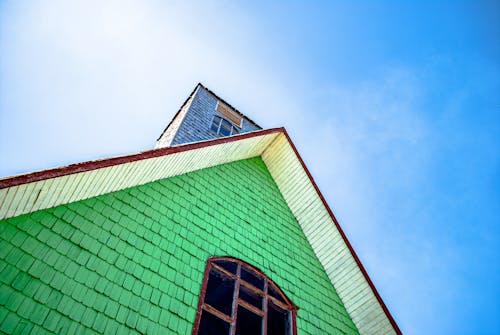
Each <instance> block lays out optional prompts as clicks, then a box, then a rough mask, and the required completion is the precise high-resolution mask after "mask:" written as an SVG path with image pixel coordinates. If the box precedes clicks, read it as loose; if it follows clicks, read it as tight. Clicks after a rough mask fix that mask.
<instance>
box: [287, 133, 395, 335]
mask: <svg viewBox="0 0 500 335" xmlns="http://www.w3.org/2000/svg"><path fill="white" fill-rule="evenodd" d="M283 133H284V135H285V137H286V139H287V140H288V143H290V146H291V147H292V149H293V151H294V152H295V155H296V156H297V158H298V159H299V162H300V164H301V166H302V168H303V169H304V171H305V172H306V174H307V177H308V178H309V180H310V181H311V184H312V185H313V187H314V189H315V191H316V193H318V195H319V197H320V199H321V202H322V203H323V205H324V206H325V208H326V210H327V212H328V214H329V215H330V217H331V218H332V220H333V222H334V223H335V226H336V228H337V230H338V231H339V233H340V235H341V236H342V239H343V240H344V242H345V244H346V245H347V248H348V249H349V251H350V253H351V255H352V257H353V258H354V261H355V262H356V264H357V265H358V267H359V269H360V270H361V273H362V274H363V277H364V278H365V280H366V282H367V283H368V285H369V286H370V288H371V290H372V292H373V294H374V295H375V298H376V299H377V301H378V303H379V304H380V306H381V307H382V310H383V311H384V313H385V315H386V316H387V319H388V320H389V322H390V323H391V325H392V327H393V328H394V331H395V332H396V333H397V334H398V335H403V333H402V332H401V330H400V329H399V326H398V324H397V323H396V321H395V320H394V318H393V317H392V314H391V312H389V309H388V308H387V306H386V305H385V303H384V301H383V300H382V297H381V296H380V294H379V293H378V291H377V289H376V288H375V285H374V284H373V282H372V280H371V278H370V276H369V275H368V272H366V269H365V267H364V266H363V264H362V263H361V260H360V259H359V257H358V255H357V254H356V251H354V248H353V247H352V245H351V243H350V242H349V240H348V239H347V236H346V234H345V233H344V230H343V229H342V227H341V226H340V224H339V222H338V220H337V218H336V217H335V215H334V214H333V212H332V210H331V208H330V206H329V205H328V203H327V202H326V200H325V198H324V197H323V194H322V193H321V191H320V189H319V187H318V185H317V184H316V182H315V181H314V178H313V177H312V175H311V173H310V172H309V169H308V168H307V166H306V164H305V163H304V161H303V160H302V157H301V156H300V154H299V152H298V151H297V148H296V147H295V144H294V143H293V142H292V140H291V138H290V136H289V135H288V132H287V131H286V129H285V128H283Z"/></svg>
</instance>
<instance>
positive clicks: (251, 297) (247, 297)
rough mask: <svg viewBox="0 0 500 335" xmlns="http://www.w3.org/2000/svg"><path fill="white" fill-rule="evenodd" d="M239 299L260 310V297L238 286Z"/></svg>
mask: <svg viewBox="0 0 500 335" xmlns="http://www.w3.org/2000/svg"><path fill="white" fill-rule="evenodd" d="M239 297H240V299H241V300H243V301H246V302H248V303H249V304H250V305H253V306H255V307H257V308H258V309H262V296H260V295H258V294H257V293H255V292H252V291H251V290H249V289H248V288H246V287H245V286H243V285H241V286H240V295H239Z"/></svg>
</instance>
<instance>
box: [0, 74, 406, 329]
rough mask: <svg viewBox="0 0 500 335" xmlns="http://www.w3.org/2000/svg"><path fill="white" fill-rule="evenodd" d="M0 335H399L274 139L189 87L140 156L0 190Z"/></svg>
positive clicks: (281, 133)
mask: <svg viewBox="0 0 500 335" xmlns="http://www.w3.org/2000/svg"><path fill="white" fill-rule="evenodd" d="M0 237H1V238H0V332H1V333H3V334H120V335H121V334H200V335H201V334H215V335H219V334H220V335H222V334H228V335H229V334H238V335H243V334H251V335H258V334H267V335H293V334H300V335H306V334H307V335H313V334H328V335H330V334H331V335H333V334H367V335H368V334H370V335H371V334H384V335H385V334H401V332H400V330H399V328H398V326H397V324H396V323H395V321H394V320H393V318H392V317H391V314H390V313H389V311H388V310H387V308H386V306H385V305H384V302H383V301H382V299H381V298H380V296H379V294H378V293H377V291H376V289H375V287H374V286H373V284H372V282H371V280H370V278H369V277H368V275H367V273H366V271H365V270H364V268H363V266H362V265H361V263H360V261H359V259H358V257H357V256H356V253H355V252H354V250H353V248H352V247H351V245H350V243H349V241H348V240H347V238H346V236H345V235H344V233H343V232H342V229H341V227H340V225H339V223H338V222H337V220H336V219H335V217H334V215H333V214H332V211H331V210H330V208H329V207H328V204H327V203H326V202H325V199H324V198H323V196H322V195H321V192H320V191H319V189H318V187H317V185H316V184H315V182H314V180H313V178H312V177H311V175H310V173H309V172H308V170H307V168H306V166H305V165H304V162H303V161H302V159H301V158H300V156H299V154H298V152H297V150H296V149H295V147H294V145H293V143H292V141H291V140H290V138H289V136H288V134H287V132H286V130H285V129H284V128H274V129H264V130H262V129H261V128H260V127H259V126H258V125H257V124H255V123H254V122H253V121H251V120H250V119H248V118H247V117H245V116H244V115H243V114H241V113H240V112H238V111H237V110H236V109H234V108H233V107H231V106H230V105H229V104H227V103H226V102H225V101H223V100H222V99H220V98H219V97H218V96H216V95H215V94H214V93H213V92H211V91H209V90H208V89H207V88H205V87H204V86H203V85H201V84H199V85H197V87H196V88H195V90H194V91H193V93H192V94H191V95H190V97H189V98H188V99H187V100H186V102H185V103H184V105H183V106H182V107H181V109H180V110H179V112H178V113H177V114H176V116H175V117H174V119H173V120H172V122H171V123H170V125H169V126H168V127H167V129H166V130H165V131H164V133H163V134H162V135H161V136H160V138H159V139H158V145H157V148H156V149H153V150H149V151H145V152H140V153H137V154H132V155H127V156H120V157H112V158H109V159H103V160H96V161H90V162H84V163H78V164H73V165H69V166H63V167H59V168H54V169H49V170H44V171H39V172H34V173H29V174H23V175H18V176H13V177H7V178H3V179H0Z"/></svg>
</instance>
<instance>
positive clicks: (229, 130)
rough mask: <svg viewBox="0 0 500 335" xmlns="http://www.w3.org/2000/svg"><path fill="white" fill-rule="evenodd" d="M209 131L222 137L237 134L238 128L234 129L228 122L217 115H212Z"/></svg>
mask: <svg viewBox="0 0 500 335" xmlns="http://www.w3.org/2000/svg"><path fill="white" fill-rule="evenodd" d="M210 130H211V131H213V132H214V133H216V134H218V135H222V136H229V135H236V134H239V130H238V127H236V126H235V125H234V124H232V123H231V122H230V121H228V120H226V119H224V118H222V117H220V116H217V115H214V118H213V119H212V123H211V124H210Z"/></svg>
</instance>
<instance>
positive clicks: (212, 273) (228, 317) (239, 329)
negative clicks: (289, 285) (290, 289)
mask: <svg viewBox="0 0 500 335" xmlns="http://www.w3.org/2000/svg"><path fill="white" fill-rule="evenodd" d="M296 311H297V306H295V305H294V304H293V303H292V302H291V300H290V299H289V298H287V297H286V295H285V294H284V293H283V292H282V291H281V290H280V288H279V287H278V286H277V285H276V284H274V283H273V281H272V280H271V279H269V278H268V277H267V276H266V275H265V274H263V273H262V272H261V271H260V270H258V269H256V268H254V267H253V266H251V265H249V264H247V263H245V262H243V261H241V260H239V259H236V258H231V257H210V258H209V259H208V261H207V265H206V268H205V276H204V279H203V284H202V289H201V295H200V300H199V302H198V312H197V313H196V321H195V324H194V327H193V332H192V334H193V335H223V334H224V335H226V334H227V335H232V334H234V335H295V334H296V327H295V315H296Z"/></svg>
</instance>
